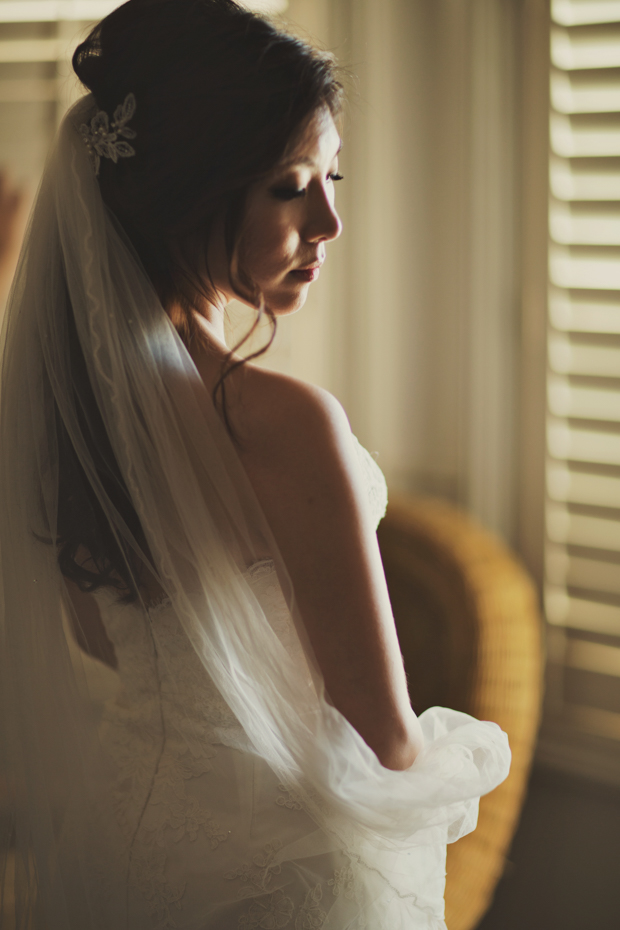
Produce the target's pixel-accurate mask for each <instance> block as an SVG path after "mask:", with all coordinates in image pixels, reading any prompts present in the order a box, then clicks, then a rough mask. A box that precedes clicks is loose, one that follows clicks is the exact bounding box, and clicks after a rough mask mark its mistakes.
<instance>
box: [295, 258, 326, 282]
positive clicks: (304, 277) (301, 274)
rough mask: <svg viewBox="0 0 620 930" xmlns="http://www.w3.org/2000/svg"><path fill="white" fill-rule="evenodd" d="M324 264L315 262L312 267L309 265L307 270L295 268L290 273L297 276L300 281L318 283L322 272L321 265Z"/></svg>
mask: <svg viewBox="0 0 620 930" xmlns="http://www.w3.org/2000/svg"><path fill="white" fill-rule="evenodd" d="M322 264H323V262H313V263H312V264H311V265H307V266H306V267H305V268H295V269H294V270H293V271H291V272H290V273H291V274H292V275H295V277H296V278H297V279H298V280H301V281H307V282H311V281H316V279H317V278H318V276H319V272H320V271H321V265H322Z"/></svg>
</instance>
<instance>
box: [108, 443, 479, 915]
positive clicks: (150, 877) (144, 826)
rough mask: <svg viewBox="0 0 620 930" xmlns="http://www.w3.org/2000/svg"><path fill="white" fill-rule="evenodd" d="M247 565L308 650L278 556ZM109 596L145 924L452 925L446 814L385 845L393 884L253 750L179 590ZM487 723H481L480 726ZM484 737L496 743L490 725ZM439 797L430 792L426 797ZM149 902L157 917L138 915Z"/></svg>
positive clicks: (123, 798) (434, 727) (429, 719)
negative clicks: (406, 841)
mask: <svg viewBox="0 0 620 930" xmlns="http://www.w3.org/2000/svg"><path fill="white" fill-rule="evenodd" d="M356 446H357V448H358V450H359V461H360V465H361V467H362V470H363V473H364V475H365V480H366V486H367V489H368V504H369V507H371V508H372V512H373V516H374V519H375V523H376V524H378V523H379V521H380V519H381V517H382V516H383V514H384V513H385V508H386V504H387V489H386V484H385V479H384V477H383V474H382V472H381V470H380V469H379V467H378V465H377V464H376V462H375V461H374V459H373V458H372V456H371V455H370V454H369V453H368V452H367V451H366V450H365V449H364V448H363V447H362V446H361V445H359V444H358V443H356ZM246 574H247V578H248V581H249V583H250V585H251V587H252V589H253V591H254V593H255V595H256V597H257V599H258V600H259V602H260V604H261V607H262V608H263V610H264V612H265V614H266V615H267V616H268V617H269V619H270V621H271V624H272V626H273V628H274V629H275V631H276V632H277V634H278V635H279V637H280V639H281V641H282V642H283V644H284V645H285V646H286V647H287V648H288V649H289V651H290V652H293V653H294V652H295V650H296V649H297V650H300V644H299V638H298V637H297V636H296V635H295V632H294V628H293V624H292V621H291V616H290V613H289V610H288V608H287V605H286V603H285V600H284V597H283V594H282V591H281V588H280V585H279V583H278V578H277V575H276V572H275V568H274V564H273V562H271V561H269V560H265V561H261V562H257V563H255V564H254V565H251V566H250V567H249V568H248V569H247V573H246ZM97 600H98V602H99V605H100V611H101V615H102V619H103V622H104V625H105V628H106V631H107V634H108V636H109V638H110V640H111V641H112V643H113V644H114V648H115V650H116V656H117V659H118V679H119V682H118V690H117V692H116V694H115V696H114V697H113V698H112V699H110V700H108V701H107V702H106V704H105V708H104V713H103V720H102V724H101V733H102V741H103V744H104V746H105V747H106V749H107V751H108V752H109V753H110V755H111V757H112V758H113V760H114V762H115V764H116V766H117V769H118V772H119V775H118V789H117V792H116V811H117V816H118V819H119V822H120V824H121V827H122V830H123V832H124V835H125V837H126V840H127V843H128V845H129V846H130V848H131V852H130V857H129V861H128V870H129V874H130V888H131V894H132V895H133V896H134V900H133V901H132V902H129V913H130V915H131V914H132V908H135V915H136V916H135V917H132V918H130V920H129V926H131V928H132V930H190V928H191V930H233V928H237V927H239V928H247V930H250V928H263V930H275V928H290V930H319V928H321V930H362V928H364V930H399V928H402V930H414V928H415V930H418V928H420V930H439V928H443V927H445V924H444V922H443V889H444V879H445V875H444V868H445V827H443V832H442V824H441V823H440V824H437V825H435V827H434V828H429V829H427V831H426V834H425V835H421V836H420V843H419V845H417V846H414V847H412V848H410V849H409V851H408V852H407V853H401V854H400V860H398V861H397V860H396V858H395V854H394V853H393V852H389V851H385V853H384V854H383V855H384V857H385V856H387V858H388V859H390V860H391V861H390V863H389V868H390V869H391V871H392V873H393V874H395V875H397V876H398V874H399V873H401V874H402V875H403V877H404V884H403V887H402V888H401V887H399V886H398V882H395V883H394V884H393V886H390V885H389V884H387V883H386V881H385V879H384V878H383V877H381V875H379V874H378V871H377V869H376V864H377V862H378V859H377V856H379V858H380V854H379V853H378V852H377V850H373V851H369V850H364V849H363V848H357V849H354V850H353V851H352V850H351V848H350V847H349V848H348V849H347V851H346V852H345V851H344V849H343V848H342V846H339V844H338V842H337V841H335V839H334V838H333V837H332V836H329V835H328V834H327V833H326V832H324V831H322V830H321V829H319V828H318V827H317V825H316V824H315V823H314V821H313V820H312V819H311V818H310V817H309V816H308V814H307V813H306V812H305V811H304V810H303V808H302V805H301V803H300V802H299V801H298V800H297V798H296V797H295V796H294V794H292V793H291V792H289V791H287V789H286V788H285V786H284V785H282V784H279V780H278V778H277V777H276V776H275V775H274V774H273V772H272V771H271V769H270V768H269V767H268V766H267V764H266V763H265V762H264V761H263V760H262V759H261V758H260V757H259V756H257V755H256V754H254V753H252V752H251V751H250V747H249V746H248V745H247V741H246V738H245V736H244V733H243V730H242V729H241V727H240V725H239V723H238V721H237V719H236V718H235V716H234V715H233V714H232V712H231V711H230V709H229V707H228V706H227V704H226V703H225V702H224V701H223V700H222V698H221V697H220V695H219V693H218V691H217V689H216V688H215V686H214V685H213V683H212V682H211V680H210V679H209V677H208V675H207V673H206V672H205V670H204V667H203V665H202V663H201V662H200V660H199V658H198V655H197V654H196V651H195V649H194V648H193V647H192V645H191V643H190V642H189V641H188V639H187V636H186V634H185V632H184V631H183V629H182V627H181V625H180V623H179V621H178V620H177V617H176V615H175V613H174V611H173V609H172V606H171V604H170V602H169V601H163V602H162V603H161V604H158V605H156V606H154V607H151V608H150V609H149V611H148V618H147V617H145V615H144V613H143V611H142V610H141V609H139V608H137V607H135V606H133V605H123V604H120V603H118V600H117V598H116V597H115V595H114V593H113V592H111V591H109V590H105V591H100V592H98V594H97ZM151 627H152V629H153V630H156V640H157V647H155V645H154V643H155V639H154V637H153V635H152V629H151ZM299 658H300V670H301V669H302V668H303V662H302V661H301V659H302V656H301V655H300V656H299ZM302 673H303V672H302ZM446 715H448V716H449V717H450V721H449V722H448V723H447V725H446V720H445V717H446ZM422 722H423V724H424V729H425V736H426V739H427V741H428V740H429V737H430V739H431V741H432V739H433V735H435V736H441V735H442V733H443V734H445V732H446V731H447V730H450V729H451V728H453V727H455V726H456V727H458V725H459V724H460V723H462V722H465V727H466V729H471V727H470V725H471V724H472V723H474V722H473V721H472V720H471V718H467V717H465V715H462V714H457V713H456V712H454V711H447V710H445V709H442V708H433V709H432V710H431V711H427V713H426V714H425V715H423V717H422ZM485 726H486V727H488V726H489V725H488V724H480V723H478V722H475V724H474V727H475V728H476V727H477V728H479V730H480V731H482V728H483V727H485ZM480 736H481V737H482V743H484V741H485V739H486V738H487V734H486V733H482V732H481V733H480ZM469 739H470V740H471V735H470V736H469ZM474 739H475V738H474ZM445 754H446V758H445V772H444V777H445V778H446V779H449V778H450V777H456V778H458V775H459V773H458V770H457V768H455V769H454V771H452V770H451V769H450V749H449V747H446V749H445ZM415 764H416V765H417V764H418V763H417V762H416V763H415ZM420 764H422V763H420ZM428 802H429V799H428V798H424V797H420V804H421V805H422V806H427V805H428ZM467 817H469V819H470V820H471V810H468V811H467V812H466V813H465V814H464V815H463V819H464V820H466V819H467ZM469 828H471V823H470V824H469ZM463 832H467V829H466V828H464V829H463ZM358 845H359V844H358ZM373 859H374V861H373ZM412 887H413V890H412ZM145 902H146V910H147V911H148V913H149V914H150V918H149V919H148V920H147V922H144V920H145V919H144V917H139V916H137V915H139V914H144V911H145Z"/></svg>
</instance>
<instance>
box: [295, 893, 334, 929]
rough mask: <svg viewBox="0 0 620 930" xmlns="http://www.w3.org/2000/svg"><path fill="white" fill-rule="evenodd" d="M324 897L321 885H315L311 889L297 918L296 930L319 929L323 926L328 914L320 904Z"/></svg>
mask: <svg viewBox="0 0 620 930" xmlns="http://www.w3.org/2000/svg"><path fill="white" fill-rule="evenodd" d="M322 898H323V888H322V887H321V885H315V886H314V888H311V889H310V891H309V892H308V894H307V895H306V900H305V901H304V903H303V904H302V905H301V907H300V908H299V912H298V914H297V917H296V918H295V930H319V928H320V927H322V926H323V924H324V923H325V921H326V920H327V914H326V913H325V911H324V910H323V909H322V908H321V906H320V905H321V900H322Z"/></svg>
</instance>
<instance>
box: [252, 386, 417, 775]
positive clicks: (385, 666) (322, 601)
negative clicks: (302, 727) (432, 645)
mask: <svg viewBox="0 0 620 930" xmlns="http://www.w3.org/2000/svg"><path fill="white" fill-rule="evenodd" d="M242 393H243V394H244V395H245V396H246V398H250V399H249V400H248V401H247V402H246V403H245V404H244V405H243V408H242V409H243V415H242V416H241V417H240V418H239V420H238V423H239V426H240V431H241V433H242V443H241V445H242V451H241V458H242V461H243V464H244V466H245V468H246V470H247V472H248V476H249V478H250V481H251V483H252V485H253V487H254V490H255V492H256V494H257V496H258V499H259V502H260V504H261V506H262V508H263V510H264V513H265V516H266V518H267V520H268V522H269V525H270V527H271V529H272V531H273V533H274V536H275V539H276V542H277V544H278V547H279V549H280V552H281V554H282V557H283V559H284V562H285V564H286V567H287V569H288V571H289V574H290V576H291V580H292V582H293V586H294V590H295V597H296V602H297V604H298V606H299V610H300V613H301V616H302V617H303V621H304V624H305V626H306V629H307V632H308V636H309V639H310V643H311V645H312V648H313V649H314V653H315V655H316V659H317V662H318V664H319V667H320V669H321V672H322V674H323V677H324V679H325V686H326V690H327V692H328V694H329V696H330V698H331V700H332V701H333V703H334V705H335V706H336V707H337V708H338V710H340V712H341V713H342V714H343V715H344V716H345V717H346V718H347V720H348V721H349V722H350V723H351V724H352V725H353V726H354V727H355V729H356V730H357V731H358V733H360V735H361V736H362V738H363V739H364V740H365V741H366V743H367V744H368V745H369V746H370V748H371V749H373V750H374V752H375V753H376V755H377V757H378V758H379V760H380V762H381V763H382V764H383V765H384V766H386V767H387V768H391V769H405V768H408V767H409V766H410V765H411V764H412V762H413V761H414V759H415V758H416V755H417V754H418V752H419V751H420V749H421V748H422V744H423V741H422V733H421V729H420V726H419V723H418V720H417V718H416V716H415V714H414V712H413V710H412V709H411V705H410V701H409V695H408V691H407V682H406V678H405V672H404V668H403V662H402V657H401V653H400V648H399V644H398V639H397V636H396V628H395V625H394V619H393V616H392V611H391V606H390V601H389V596H388V592H387V586H386V582H385V576H384V572H383V565H382V562H381V556H380V553H379V548H378V545H377V537H376V532H375V527H374V526H373V525H372V524H371V522H370V518H369V510H368V506H367V489H366V487H365V486H364V484H363V481H362V479H361V472H360V469H359V465H358V461H357V453H356V451H355V448H354V441H353V437H352V435H351V430H350V427H349V424H348V421H347V418H346V415H345V414H344V411H343V410H342V407H341V406H340V404H339V403H338V402H337V401H336V400H335V399H334V398H333V397H332V396H331V395H330V394H327V393H326V392H325V391H322V390H321V389H319V388H315V387H313V386H311V385H307V384H304V383H303V382H298V381H295V380H293V379H290V378H286V377H284V376H281V375H277V374H274V373H273V372H260V371H259V372H257V371H256V369H254V370H253V371H251V372H247V374H246V375H245V382H244V390H243V392H242ZM239 409H241V408H239Z"/></svg>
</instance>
